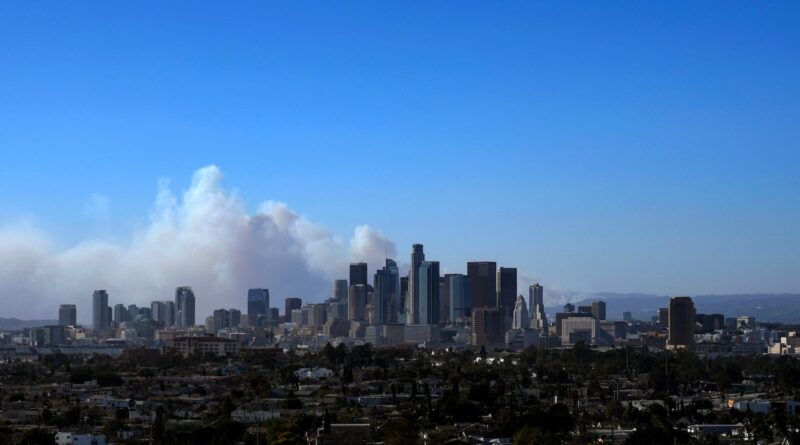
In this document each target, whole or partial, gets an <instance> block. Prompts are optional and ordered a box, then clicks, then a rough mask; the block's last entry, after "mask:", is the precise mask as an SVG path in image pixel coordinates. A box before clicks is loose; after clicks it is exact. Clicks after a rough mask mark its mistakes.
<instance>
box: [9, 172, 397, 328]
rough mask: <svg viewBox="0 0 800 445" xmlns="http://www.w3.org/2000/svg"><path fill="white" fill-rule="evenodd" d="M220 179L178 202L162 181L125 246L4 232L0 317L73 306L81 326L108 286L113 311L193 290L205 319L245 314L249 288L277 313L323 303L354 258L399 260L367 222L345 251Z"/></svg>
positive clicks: (51, 314) (290, 214)
mask: <svg viewBox="0 0 800 445" xmlns="http://www.w3.org/2000/svg"><path fill="white" fill-rule="evenodd" d="M222 179H223V175H222V172H221V171H220V169H219V168H217V167H216V166H213V165H212V166H208V167H204V168H201V169H199V170H197V171H196V172H195V173H194V175H193V177H192V182H191V185H190V186H189V188H188V189H187V190H185V191H184V193H183V195H182V197H181V198H180V199H179V198H178V196H176V195H175V194H174V193H173V191H172V190H171V189H170V187H169V183H168V182H167V181H164V180H162V181H161V182H159V191H158V194H157V196H156V200H155V204H154V206H153V208H152V210H151V214H150V221H149V223H148V224H147V226H146V227H144V228H143V229H141V230H137V231H135V233H133V234H132V235H131V236H130V237H129V239H127V240H125V241H124V242H113V243H112V242H102V241H91V240H90V241H85V242H82V243H80V244H78V245H75V246H72V247H69V248H66V249H59V248H57V247H56V245H55V243H54V242H53V240H52V239H50V237H49V236H48V235H47V234H45V233H42V232H41V231H39V230H37V229H36V228H32V227H4V228H0V302H2V304H3V306H4V309H3V311H2V316H6V317H8V316H15V317H18V318H50V319H52V318H56V316H57V311H58V304H60V303H74V304H76V305H78V318H79V322H83V323H89V322H90V321H91V320H90V318H91V316H90V314H91V295H92V291H93V290H94V289H106V290H108V292H109V300H110V301H109V303H110V304H111V305H113V304H116V303H124V304H132V303H135V304H138V305H149V304H150V301H152V300H165V299H172V298H173V297H174V289H175V287H177V286H183V285H189V286H192V287H193V288H194V291H195V295H196V297H197V322H198V323H201V322H202V318H204V317H205V316H206V315H208V314H210V312H211V311H212V310H213V309H215V308H221V307H225V308H228V307H238V308H242V309H244V302H245V296H246V292H247V289H248V288H251V287H267V288H269V289H270V298H271V305H272V306H275V307H282V306H283V299H284V298H285V297H288V296H298V297H301V298H303V299H304V301H321V300H323V299H324V298H325V297H327V296H329V294H330V289H331V284H330V283H331V280H333V279H334V278H342V277H346V276H347V264H348V262H350V261H366V262H368V263H369V264H370V271H373V270H375V269H374V268H375V267H380V266H381V265H382V263H383V259H384V257H385V255H386V254H388V255H389V256H390V257H394V256H395V255H396V250H397V249H396V246H395V244H394V242H393V241H391V240H390V239H388V238H387V237H386V236H384V235H383V234H382V233H380V232H378V231H376V230H373V229H372V228H370V227H369V226H367V225H360V226H357V227H356V228H355V230H354V233H353V237H352V239H351V240H350V241H349V244H347V245H346V244H345V242H344V241H342V240H341V239H339V238H337V237H336V236H335V235H334V234H333V233H332V232H331V231H329V230H328V229H326V228H325V227H324V226H322V225H320V224H317V223H314V222H312V221H309V220H308V219H306V218H304V217H303V216H301V215H299V214H298V213H296V212H294V211H293V210H292V209H290V208H289V207H288V206H287V205H286V204H285V203H281V202H274V201H267V202H265V203H263V204H262V205H261V206H260V207H259V210H258V211H257V212H256V213H255V214H249V213H248V211H247V210H246V207H245V204H244V202H243V201H242V199H241V198H240V197H238V196H237V195H236V194H235V193H232V192H230V191H228V190H226V189H225V188H223V186H222Z"/></svg>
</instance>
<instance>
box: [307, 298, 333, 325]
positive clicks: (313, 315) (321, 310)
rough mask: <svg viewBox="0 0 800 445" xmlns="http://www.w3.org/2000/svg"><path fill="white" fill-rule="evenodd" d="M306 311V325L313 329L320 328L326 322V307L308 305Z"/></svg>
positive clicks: (323, 305) (322, 305)
mask: <svg viewBox="0 0 800 445" xmlns="http://www.w3.org/2000/svg"><path fill="white" fill-rule="evenodd" d="M308 306H309V311H308V325H309V326H311V327H314V328H320V327H322V325H324V324H325V322H326V321H328V311H327V309H326V307H325V306H326V305H325V304H323V303H319V304H310V305H308Z"/></svg>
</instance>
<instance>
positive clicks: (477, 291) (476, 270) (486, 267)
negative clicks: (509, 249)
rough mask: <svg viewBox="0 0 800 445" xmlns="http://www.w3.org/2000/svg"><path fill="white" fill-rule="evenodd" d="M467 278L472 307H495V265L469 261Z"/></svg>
mask: <svg viewBox="0 0 800 445" xmlns="http://www.w3.org/2000/svg"><path fill="white" fill-rule="evenodd" d="M467 277H468V279H469V293H470V302H471V304H472V307H497V263H495V262H494V261H471V262H469V263H467Z"/></svg>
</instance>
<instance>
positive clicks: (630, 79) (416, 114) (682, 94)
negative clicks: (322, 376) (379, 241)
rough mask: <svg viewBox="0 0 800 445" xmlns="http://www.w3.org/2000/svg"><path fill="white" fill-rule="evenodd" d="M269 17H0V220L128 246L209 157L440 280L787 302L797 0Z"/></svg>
mask: <svg viewBox="0 0 800 445" xmlns="http://www.w3.org/2000/svg"><path fill="white" fill-rule="evenodd" d="M266 3H267V2H253V3H246V2H236V3H234V4H230V2H217V3H203V2H186V3H179V2H169V4H168V5H165V4H163V2H135V3H130V4H122V3H120V2H82V1H78V2H59V3H49V4H43V3H33V4H32V3H30V2H2V3H0V151H1V152H2V155H3V156H2V162H0V190H2V194H1V195H2V199H0V226H9V225H17V224H20V222H21V221H26V222H27V223H29V224H32V225H34V226H36V227H38V228H40V229H41V230H43V231H45V232H47V233H49V234H51V236H52V237H53V238H54V239H55V240H57V241H58V242H59V243H61V244H63V245H64V246H69V245H72V244H75V243H79V242H81V241H83V240H86V239H95V238H104V237H105V238H112V239H125V238H126V237H129V236H130V233H131V230H133V228H135V227H137V226H139V225H141V224H143V223H145V222H146V220H147V218H148V212H149V209H150V208H151V206H152V204H153V201H154V198H155V194H156V192H157V182H158V180H159V179H160V178H164V177H167V178H170V179H171V181H172V184H173V186H174V187H175V188H177V189H181V188H186V187H187V186H188V185H189V180H190V178H191V175H192V173H193V172H194V171H195V170H196V169H198V168H200V167H202V166H205V165H210V164H214V165H217V166H219V167H220V169H222V171H223V172H224V173H225V175H226V179H225V185H226V187H229V188H231V189H234V190H236V191H237V193H239V194H240V195H241V197H242V198H243V199H244V200H245V202H246V203H247V205H248V206H249V207H250V208H251V210H255V209H256V208H257V206H258V205H259V204H260V203H261V202H262V201H264V200H269V199H271V200H279V201H283V202H286V203H288V205H289V206H290V207H291V208H292V209H294V210H295V211H297V212H299V213H300V214H302V215H304V216H306V217H307V218H309V219H310V220H312V221H314V222H317V223H319V224H322V225H325V226H326V227H328V228H329V229H330V230H331V231H333V232H334V233H335V234H337V235H339V236H340V237H342V238H344V239H347V238H349V237H350V236H351V234H352V232H353V228H354V227H355V226H356V225H358V224H369V225H370V226H372V227H374V228H377V229H379V230H381V231H382V232H383V233H384V234H386V235H387V236H389V237H390V238H392V239H393V240H394V241H395V242H396V243H397V245H398V250H399V252H400V254H401V256H402V259H405V257H406V256H407V254H408V252H410V245H411V243H413V242H422V243H424V244H425V245H426V251H427V252H428V255H429V256H430V257H432V258H436V259H439V260H441V261H442V263H443V266H444V267H445V268H446V269H448V270H451V271H459V270H464V269H465V265H464V263H465V262H466V261H467V260H474V259H491V260H496V261H498V263H500V264H501V265H507V266H517V267H519V268H520V270H521V271H523V272H525V273H526V274H528V275H529V276H531V277H535V278H537V279H540V280H542V281H543V283H545V285H546V286H550V287H556V288H559V289H563V290H575V291H631V292H633V291H642V292H655V293H664V294H697V293H732V292H756V291H765V292H790V291H800V273H798V270H800V249H798V247H797V246H798V245H800V235H798V233H799V232H800V230H798V228H800V169H798V166H800V143H799V142H800V124H798V123H800V57H798V55H800V26H798V24H799V23H800V4H798V3H796V2H788V1H775V2H661V3H656V2H569V3H567V4H563V3H562V2H518V3H516V2H503V3H500V4H498V3H496V2H396V3H394V4H388V3H383V2H275V3H272V2H270V3H269V4H266ZM98 202H99V203H101V204H102V206H101V207H103V209H105V210H103V211H102V212H98V211H97V205H93V204H92V203H95V204H97V203H98ZM98 213H101V214H100V215H98ZM98 220H102V221H99V222H98Z"/></svg>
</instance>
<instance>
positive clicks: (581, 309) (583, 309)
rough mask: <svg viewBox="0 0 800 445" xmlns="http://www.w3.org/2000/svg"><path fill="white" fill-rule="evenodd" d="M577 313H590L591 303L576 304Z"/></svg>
mask: <svg viewBox="0 0 800 445" xmlns="http://www.w3.org/2000/svg"><path fill="white" fill-rule="evenodd" d="M578 313H579V314H589V315H591V314H592V305H591V304H582V305H580V306H578Z"/></svg>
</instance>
